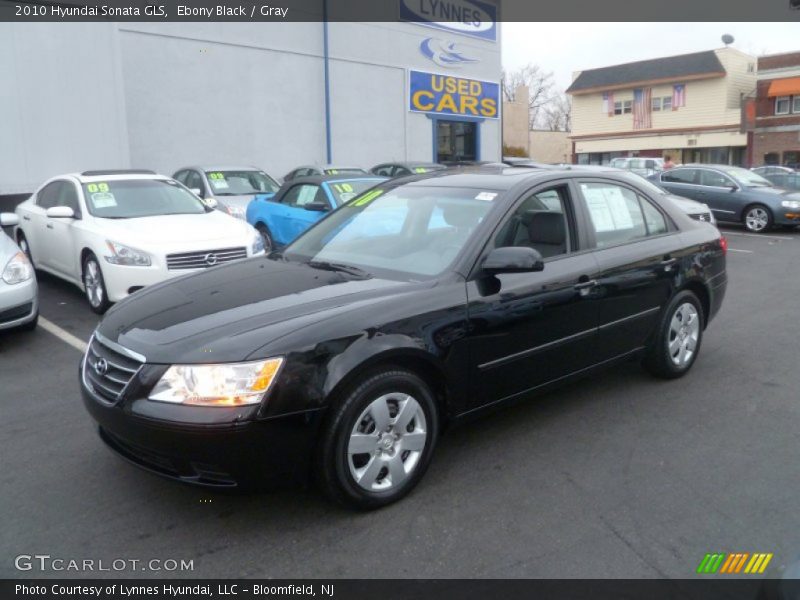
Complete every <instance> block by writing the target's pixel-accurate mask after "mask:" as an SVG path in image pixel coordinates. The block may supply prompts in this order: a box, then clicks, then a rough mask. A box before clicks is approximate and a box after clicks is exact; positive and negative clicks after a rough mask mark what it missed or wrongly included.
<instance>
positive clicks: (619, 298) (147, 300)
mask: <svg viewBox="0 0 800 600" xmlns="http://www.w3.org/2000/svg"><path fill="white" fill-rule="evenodd" d="M638 180H639V178H638V177H637V176H635V175H631V174H627V173H611V172H609V173H590V172H580V171H550V170H547V171H545V170H536V171H528V170H520V169H495V170H477V171H476V170H472V171H469V172H467V171H464V172H460V171H447V172H439V173H435V174H432V175H424V176H419V177H417V178H415V179H412V180H410V179H408V178H406V179H401V180H393V181H389V182H386V183H383V184H381V185H380V186H378V187H376V188H373V189H372V190H369V191H367V192H366V193H364V194H362V195H361V196H358V197H356V198H355V199H353V200H352V201H350V202H349V203H347V204H346V205H344V206H343V207H342V208H340V209H339V210H336V211H334V212H332V213H331V214H330V215H329V216H328V217H326V218H325V219H323V220H321V221H320V222H319V223H318V224H316V225H315V226H314V227H312V228H311V229H309V230H308V231H307V232H306V233H305V234H303V235H302V236H301V237H300V238H298V239H297V240H296V241H295V242H294V243H292V244H291V245H289V246H288V247H287V248H286V249H285V250H284V251H283V252H282V253H273V254H271V255H269V256H267V257H256V258H252V259H248V260H244V261H241V262H238V263H232V264H229V265H223V266H219V267H214V268H211V269H208V270H206V271H204V272H202V273H198V274H196V275H191V276H187V277H184V278H181V279H177V280H174V281H171V282H165V283H163V284H158V285H154V286H151V287H148V288H146V289H144V290H143V291H141V292H140V293H138V294H136V295H134V296H132V297H130V298H128V299H126V300H124V301H122V302H120V303H119V304H118V305H116V306H115V307H113V308H112V309H111V310H110V311H109V312H108V314H107V315H106V317H105V318H104V320H103V321H102V322H101V324H100V325H99V326H98V328H97V330H96V332H95V334H94V336H93V338H92V340H91V343H90V345H89V349H88V351H87V353H86V356H85V358H84V360H83V362H82V366H81V372H80V380H81V387H82V390H83V396H84V401H85V404H86V407H87V408H88V410H89V412H90V413H91V414H92V416H93V417H94V418H95V420H96V421H97V422H98V423H99V425H100V434H101V437H102V439H103V440H104V441H105V442H106V443H107V444H108V445H109V446H110V447H112V448H113V449H114V450H116V451H117V452H118V453H119V454H121V455H122V456H124V457H125V458H127V459H128V460H130V461H132V462H134V463H136V464H138V465H139V466H141V467H144V468H146V469H149V470H150V471H153V472H156V473H159V474H162V475H166V476H168V477H172V478H175V479H179V480H182V481H186V482H193V483H197V484H204V485H209V486H235V485H243V484H252V483H255V482H260V481H263V480H265V479H267V480H269V479H272V478H286V477H290V476H292V477H293V476H299V477H306V476H307V475H313V476H314V478H315V479H316V480H317V481H318V483H319V484H320V485H321V487H322V489H323V490H324V491H325V492H326V493H327V495H329V496H330V497H332V498H334V499H336V500H338V501H341V502H344V503H346V504H349V505H352V506H356V507H362V508H374V507H378V506H381V505H384V504H387V503H389V502H392V501H395V500H397V499H399V498H401V497H402V496H403V495H405V494H406V493H408V492H409V491H410V490H411V489H412V488H413V487H414V486H415V485H416V484H417V483H418V481H419V480H420V478H421V477H422V476H423V473H424V472H425V470H426V468H427V466H428V464H429V463H430V460H431V457H432V455H433V452H434V449H435V447H436V444H437V439H438V437H439V434H440V432H441V431H442V430H443V428H444V427H445V426H446V425H448V424H450V423H452V422H454V421H455V420H457V419H458V418H460V417H463V416H465V415H468V414H472V413H476V412H477V411H480V410H482V409H486V408H489V407H491V406H495V405H499V404H501V403H503V402H506V401H510V400H517V399H523V398H527V397H529V396H533V395H534V394H535V393H536V392H538V391H541V390H543V389H546V388H548V387H550V386H552V385H553V384H556V383H560V382H563V381H566V380H569V379H571V378H573V377H577V376H580V375H587V374H590V373H592V372H593V371H594V370H595V369H596V368H600V367H605V366H608V365H611V364H613V363H615V362H617V361H621V360H624V359H630V358H639V359H641V360H642V363H643V364H644V366H645V367H646V368H647V369H648V370H649V371H650V372H652V373H653V374H655V375H657V376H661V377H667V378H672V377H679V376H681V375H683V374H685V373H686V372H687V371H688V370H689V369H690V368H691V366H692V365H693V363H694V362H695V360H696V359H697V355H698V352H699V350H700V345H701V341H702V337H703V332H704V329H705V327H706V325H707V324H708V322H709V321H710V320H711V319H712V318H713V317H714V315H715V314H716V313H717V311H718V310H719V307H720V304H721V302H722V299H723V296H724V293H725V287H726V281H727V277H726V272H725V250H726V244H725V240H724V238H722V237H721V236H720V233H719V231H718V230H717V229H716V228H714V227H713V226H711V225H710V224H708V223H702V222H698V221H694V220H692V219H691V218H689V217H688V216H686V215H685V214H684V213H683V212H682V211H681V210H680V209H679V208H677V207H676V206H675V205H674V204H672V203H671V201H670V200H669V198H668V197H665V196H663V195H662V194H651V190H650V188H649V186H647V187H645V186H644V185H642V184H639V183H638V182H637V181H638Z"/></svg>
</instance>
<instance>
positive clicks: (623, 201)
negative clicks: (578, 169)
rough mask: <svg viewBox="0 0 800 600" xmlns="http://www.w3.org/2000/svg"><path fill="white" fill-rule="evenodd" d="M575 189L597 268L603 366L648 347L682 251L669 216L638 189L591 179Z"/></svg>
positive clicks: (599, 347) (599, 350)
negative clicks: (583, 213)
mask: <svg viewBox="0 0 800 600" xmlns="http://www.w3.org/2000/svg"><path fill="white" fill-rule="evenodd" d="M578 188H579V191H580V199H581V202H582V205H583V208H584V209H585V211H586V213H587V214H588V217H589V218H588V221H589V229H590V231H589V234H590V238H591V240H590V243H591V244H592V245H593V246H594V247H595V248H596V250H595V252H594V257H595V259H596V260H597V263H598V270H597V272H596V273H595V274H594V275H593V276H592V277H591V284H592V295H593V296H594V297H595V298H596V300H597V302H598V304H599V331H598V336H597V344H596V347H595V352H596V357H595V358H596V362H601V361H604V360H609V359H613V358H616V357H619V356H621V355H624V354H626V353H628V352H631V351H633V350H636V349H639V348H642V347H643V346H644V345H645V344H646V343H647V342H648V340H649V337H650V335H651V334H652V332H653V331H654V329H655V327H656V324H657V322H658V319H659V316H660V314H661V310H662V309H663V307H664V306H665V305H666V303H667V302H668V301H669V299H670V297H671V296H672V294H673V291H674V289H675V275H674V274H675V273H676V272H677V267H678V264H679V263H680V261H681V260H682V259H683V258H684V256H685V254H686V251H684V250H683V244H682V242H681V240H680V237H679V235H678V230H677V228H676V227H675V225H674V224H673V223H672V221H671V219H670V218H669V217H668V215H667V214H666V213H665V212H664V211H663V210H662V209H661V208H660V207H658V204H657V203H656V202H654V201H653V200H652V199H650V198H648V197H647V196H646V195H644V194H643V193H642V192H641V191H639V190H638V189H635V188H633V187H630V186H628V185H626V184H624V183H621V182H617V181H609V180H606V181H599V180H591V179H585V180H581V181H580V182H579V185H578Z"/></svg>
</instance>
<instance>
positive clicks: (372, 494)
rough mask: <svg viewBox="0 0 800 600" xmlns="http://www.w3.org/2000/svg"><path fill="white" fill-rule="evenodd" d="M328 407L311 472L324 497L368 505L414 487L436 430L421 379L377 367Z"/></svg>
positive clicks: (429, 398)
mask: <svg viewBox="0 0 800 600" xmlns="http://www.w3.org/2000/svg"><path fill="white" fill-rule="evenodd" d="M332 411H333V412H332V414H331V416H330V418H329V420H328V422H327V424H326V426H325V428H324V432H323V435H322V440H321V442H320V445H319V448H318V453H317V464H316V472H315V474H316V476H317V480H318V482H319V483H320V486H321V488H322V490H323V491H324V492H325V494H326V495H327V496H328V497H329V498H331V499H333V500H335V501H337V502H340V503H342V504H345V505H348V506H351V507H354V508H360V509H373V508H379V507H381V506H385V505H387V504H390V503H392V502H395V501H397V500H399V499H400V498H402V497H403V496H405V495H406V494H407V493H409V492H410V491H411V490H412V489H413V488H414V486H416V484H417V483H418V482H419V480H420V479H421V478H422V476H423V475H424V473H425V470H426V469H427V467H428V464H429V463H430V460H431V456H432V455H433V450H434V448H435V446H436V441H437V438H438V429H439V420H438V412H437V409H436V403H435V400H434V397H433V393H432V392H431V390H430V388H429V387H428V385H427V384H426V383H425V382H424V381H423V380H422V379H420V378H419V377H417V376H416V375H415V374H413V373H411V372H410V371H406V370H402V369H390V370H385V371H379V372H377V373H374V374H373V375H372V376H368V377H367V378H366V379H364V380H363V381H362V382H361V383H360V384H356V385H355V386H354V387H353V388H351V390H350V391H349V392H348V393H347V394H346V396H345V397H344V400H343V401H342V402H341V403H340V404H339V405H337V406H335V407H333V408H332Z"/></svg>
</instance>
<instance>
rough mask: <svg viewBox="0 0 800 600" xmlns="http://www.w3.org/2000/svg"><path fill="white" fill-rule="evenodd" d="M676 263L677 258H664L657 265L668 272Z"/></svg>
mask: <svg viewBox="0 0 800 600" xmlns="http://www.w3.org/2000/svg"><path fill="white" fill-rule="evenodd" d="M676 262H678V259H677V258H674V257H672V256H665V257H664V260H662V261H661V262H660V263H658V264H659V265H661V266H662V267H664V270H665V271H670V270H671V269H672V265H674V264H675V263H676Z"/></svg>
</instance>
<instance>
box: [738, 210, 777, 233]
mask: <svg viewBox="0 0 800 600" xmlns="http://www.w3.org/2000/svg"><path fill="white" fill-rule="evenodd" d="M743 221H744V226H745V227H746V228H747V231H751V232H753V233H763V232H765V231H769V230H770V229H771V228H772V223H773V218H772V211H771V210H770V209H769V208H767V207H766V206H764V205H763V204H754V205H752V206H748V207H747V208H746V209H745V211H744V217H743Z"/></svg>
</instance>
